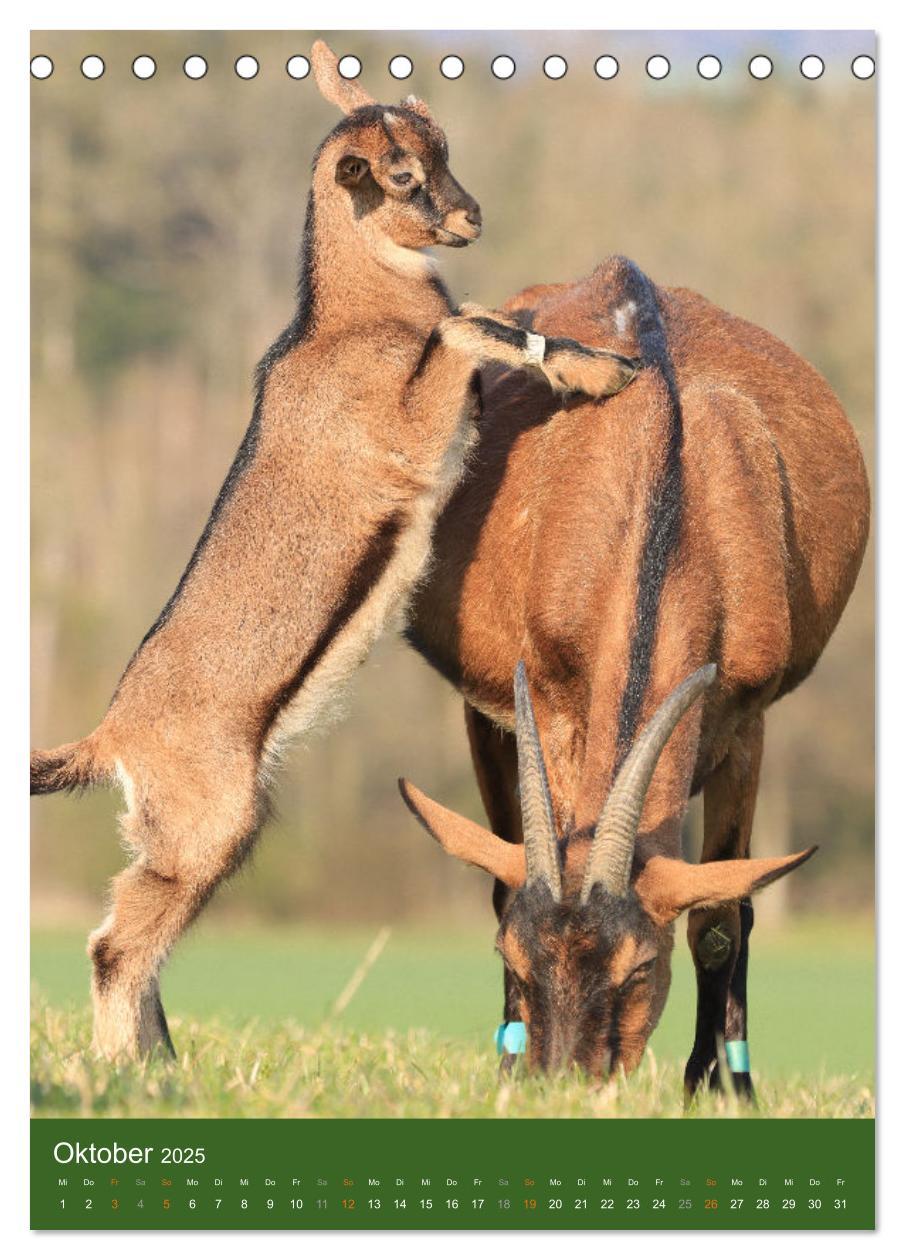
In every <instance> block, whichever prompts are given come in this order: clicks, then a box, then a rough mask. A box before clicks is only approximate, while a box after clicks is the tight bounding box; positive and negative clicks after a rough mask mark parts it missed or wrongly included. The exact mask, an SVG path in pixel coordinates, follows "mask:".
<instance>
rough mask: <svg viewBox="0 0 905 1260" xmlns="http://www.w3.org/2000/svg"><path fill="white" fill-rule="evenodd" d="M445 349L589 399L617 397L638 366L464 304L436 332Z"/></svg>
mask: <svg viewBox="0 0 905 1260" xmlns="http://www.w3.org/2000/svg"><path fill="white" fill-rule="evenodd" d="M436 331H437V332H438V333H439V334H440V336H441V338H442V339H443V341H444V343H445V344H446V345H449V346H451V347H454V348H457V349H459V350H462V351H464V352H465V353H466V354H467V355H468V356H469V357H471V358H472V360H473V362H474V363H475V365H476V366H481V365H483V364H484V363H490V362H498V363H505V364H506V365H507V366H508V367H513V368H522V369H525V370H528V371H533V372H537V373H539V374H540V375H542V376H544V377H545V378H546V380H547V382H548V383H549V385H550V387H551V389H554V390H557V391H560V392H572V391H575V392H580V393H583V394H587V395H588V396H589V397H591V398H606V397H609V396H610V395H611V394H618V393H619V391H620V390H621V389H624V388H625V386H626V385H627V384H628V383H629V381H631V380H632V379H633V378H634V376H635V375H636V373H637V372H638V369H639V367H640V362H639V361H638V360H637V359H630V358H627V357H626V356H625V355H623V354H617V353H616V352H615V351H613V350H605V349H602V348H600V347H595V346H586V345H584V344H583V343H582V342H580V341H574V340H572V338H570V337H544V336H542V335H541V334H540V333H536V332H531V331H529V330H528V329H525V328H521V327H519V325H518V324H517V323H515V321H514V320H512V319H511V318H509V317H508V316H506V315H503V314H500V313H499V312H497V311H484V310H482V308H481V307H478V306H474V305H472V304H469V305H467V306H463V307H462V308H461V310H460V312H459V314H457V315H453V316H451V317H450V318H449V319H447V320H444V321H443V323H442V324H440V325H439V326H438V329H437V330H436Z"/></svg>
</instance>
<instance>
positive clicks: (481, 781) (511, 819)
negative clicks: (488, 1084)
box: [465, 701, 522, 1076]
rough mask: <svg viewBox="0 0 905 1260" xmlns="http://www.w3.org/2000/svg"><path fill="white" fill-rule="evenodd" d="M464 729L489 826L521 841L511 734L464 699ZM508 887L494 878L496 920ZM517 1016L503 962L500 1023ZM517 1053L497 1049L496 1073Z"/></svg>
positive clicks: (515, 999)
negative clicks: (498, 1052) (498, 1062)
mask: <svg viewBox="0 0 905 1260" xmlns="http://www.w3.org/2000/svg"><path fill="white" fill-rule="evenodd" d="M465 729H466V730H467V732H468V743H469V746H470V748H471V760H472V764H473V766H474V772H475V776H476V778H477V780H478V787H479V789H480V792H481V799H482V800H483V802H484V808H485V810H486V811H487V818H488V821H489V822H490V829H491V831H492V832H493V834H494V835H496V836H499V837H500V839H501V840H507V841H508V842H509V843H510V844H521V843H522V811H521V808H520V806H519V799H518V752H517V750H516V745H515V736H514V735H511V734H510V733H509V731H503V730H500V728H499V727H498V726H495V725H494V723H493V722H491V721H490V719H489V718H486V717H485V716H484V714H483V713H479V712H478V710H477V709H473V708H472V707H471V705H470V704H468V702H467V701H466V704H465ZM511 896H512V890H511V889H510V888H507V886H506V885H505V884H504V883H503V882H502V880H499V879H496V880H494V883H493V908H494V911H495V912H496V916H497V921H499V920H500V919H501V918H502V917H503V913H504V911H505V909H506V905H507V903H508V900H509V898H510V897H511ZM520 1019H521V1011H520V1010H519V1002H518V991H517V989H516V986H515V980H514V979H513V976H512V974H511V973H510V971H509V969H508V968H507V967H506V964H505V962H504V963H503V1024H504V1025H508V1024H512V1023H517V1022H518V1021H519V1020H520ZM517 1061H518V1055H517V1054H513V1053H511V1052H509V1051H507V1050H506V1049H501V1050H500V1075H501V1076H507V1075H508V1074H509V1073H510V1072H511V1071H512V1070H513V1068H514V1067H515V1065H516V1063H517Z"/></svg>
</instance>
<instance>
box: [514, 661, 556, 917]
mask: <svg viewBox="0 0 905 1260" xmlns="http://www.w3.org/2000/svg"><path fill="white" fill-rule="evenodd" d="M515 742H516V745H517V747H518V786H519V796H520V798H521V803H522V832H523V834H524V838H525V865H526V868H527V878H526V881H525V882H526V883H527V884H529V885H530V884H535V883H544V884H546V885H547V887H548V888H549V889H550V892H551V893H552V894H553V897H554V899H555V900H556V901H559V900H560V898H561V897H562V876H561V874H560V870H559V854H558V853H557V848H556V823H555V822H554V819H553V802H552V800H551V799H550V786H549V784H548V783H547V771H546V768H545V766H544V754H543V749H542V748H541V744H540V736H539V735H538V733H537V722H536V721H535V719H534V708H533V706H532V704H531V693H530V691H529V690H528V675H527V674H526V673H525V662H524V661H519V663H518V665H517V666H516V670H515Z"/></svg>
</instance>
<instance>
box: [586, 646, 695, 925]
mask: <svg viewBox="0 0 905 1260" xmlns="http://www.w3.org/2000/svg"><path fill="white" fill-rule="evenodd" d="M714 678H716V666H715V665H704V666H703V667H702V668H701V669H699V670H696V671H695V673H693V674H692V675H691V676H690V677H689V678H686V679H685V681H684V682H683V683H681V684H680V685H679V686H678V687H676V689H675V691H673V692H671V693H670V694H669V695H668V696H667V697H666V699H665V700H664V701H663V703H662V704H661V705H660V707H659V709H658V710H657V712H656V713H655V714H654V716H653V717H652V718H651V720H650V721H649V722H648V724H647V726H646V727H645V728H644V730H643V731H642V732H641V734H640V735H639V736H638V738H637V739H636V740H635V743H634V745H633V746H632V749H631V751H630V752H629V755H628V756H627V757H626V759H625V762H624V763H623V766H622V769H621V770H620V771H619V774H618V775H617V776H616V782H615V783H614V784H613V787H612V790H611V791H610V794H609V796H608V797H607V801H606V804H605V805H604V807H603V813H602V814H601V815H600V821H599V822H598V824H597V827H596V829H595V831H594V839H593V840H592V841H591V849H590V852H589V853H588V864H587V866H586V867H585V873H584V881H583V883H582V886H581V901H582V903H584V902H586V901H587V900H588V898H589V897H590V895H591V889H592V888H593V887H594V885H595V884H602V885H603V887H604V888H606V889H607V890H608V891H609V892H611V893H613V894H614V895H616V896H617V897H624V896H625V894H626V893H627V892H628V885H629V878H630V876H631V873H632V858H633V856H634V852H635V838H636V836H637V834H638V824H639V823H640V821H641V811H642V810H643V809H644V800H645V797H646V796H647V789H648V788H649V787H650V781H651V779H652V778H653V777H654V771H655V770H656V768H657V762H658V761H659V760H660V754H661V753H662V751H663V749H664V748H665V746H666V742H667V740H668V739H669V737H670V735H672V733H673V731H674V730H675V729H676V727H677V726H678V724H679V722H680V721H681V720H682V718H683V716H684V715H685V713H686V712H687V711H688V709H690V708H691V706H692V705H693V704H694V702H695V700H697V699H698V697H699V696H701V695H703V693H704V692H705V691H706V690H707V688H708V687H709V686H710V685H711V683H712V682H713V680H714Z"/></svg>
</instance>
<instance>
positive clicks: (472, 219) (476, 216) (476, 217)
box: [465, 206, 481, 227]
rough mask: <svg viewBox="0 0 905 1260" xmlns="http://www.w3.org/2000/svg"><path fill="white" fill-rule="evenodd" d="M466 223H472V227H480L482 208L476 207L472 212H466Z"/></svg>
mask: <svg viewBox="0 0 905 1260" xmlns="http://www.w3.org/2000/svg"><path fill="white" fill-rule="evenodd" d="M465 222H466V223H470V224H471V226H472V227H480V226H481V207H480V206H474V207H473V208H472V209H471V210H466V211H465Z"/></svg>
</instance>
